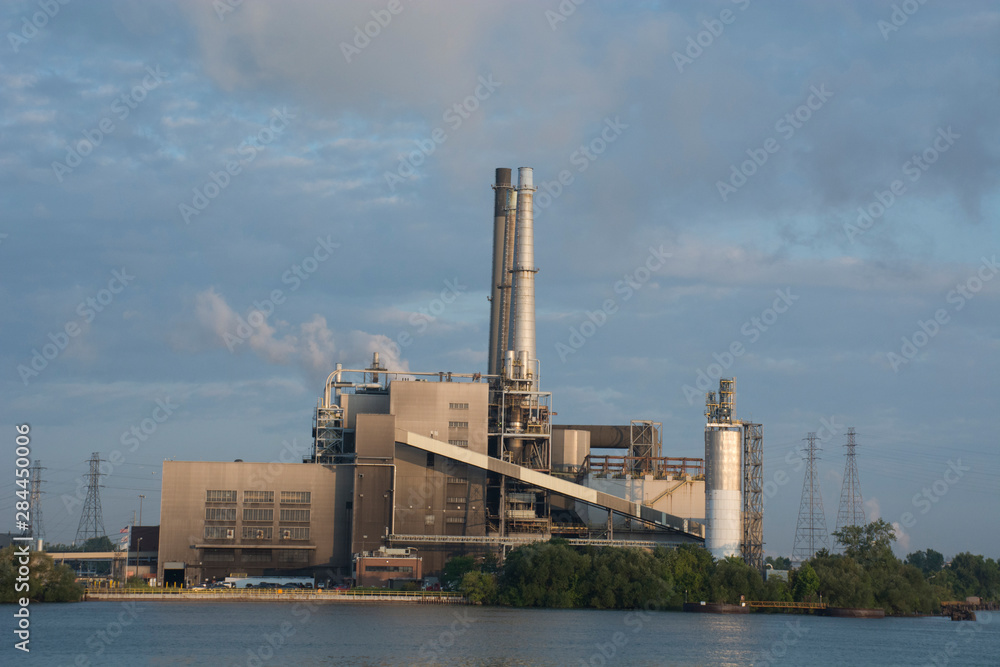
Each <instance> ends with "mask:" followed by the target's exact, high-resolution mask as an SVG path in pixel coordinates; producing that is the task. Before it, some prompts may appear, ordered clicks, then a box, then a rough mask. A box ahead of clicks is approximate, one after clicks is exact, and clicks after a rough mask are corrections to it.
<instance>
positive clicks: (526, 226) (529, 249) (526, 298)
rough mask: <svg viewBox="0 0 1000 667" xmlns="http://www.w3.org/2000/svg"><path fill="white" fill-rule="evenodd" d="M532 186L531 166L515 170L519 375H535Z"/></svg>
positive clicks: (535, 381) (515, 343) (535, 384)
mask: <svg viewBox="0 0 1000 667" xmlns="http://www.w3.org/2000/svg"><path fill="white" fill-rule="evenodd" d="M534 192H535V187H534V185H533V183H532V170H531V167H520V168H518V170H517V200H518V201H517V234H516V240H517V257H516V258H515V260H514V341H513V350H514V352H515V354H517V356H518V357H519V358H526V362H525V364H526V365H522V369H521V371H522V373H524V377H527V374H528V373H532V374H534V373H535V359H536V358H537V357H536V356H535V273H536V272H537V269H536V268H535V238H534V234H535V231H534V207H533V204H532V199H533V197H534ZM531 386H532V388H533V389H537V388H538V377H536V376H535V375H532V382H531Z"/></svg>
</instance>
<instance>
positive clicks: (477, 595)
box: [459, 570, 497, 604]
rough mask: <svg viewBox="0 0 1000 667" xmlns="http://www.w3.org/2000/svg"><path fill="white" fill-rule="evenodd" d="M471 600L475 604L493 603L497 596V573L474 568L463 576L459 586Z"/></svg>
mask: <svg viewBox="0 0 1000 667" xmlns="http://www.w3.org/2000/svg"><path fill="white" fill-rule="evenodd" d="M459 590H461V592H462V595H464V596H465V597H466V598H467V599H468V600H469V602H472V603H474V604H492V603H493V602H495V601H496V598H497V578H496V575H493V574H489V573H487V572H477V571H475V570H472V571H470V572H466V573H465V576H464V577H462V585H461V587H460V588H459Z"/></svg>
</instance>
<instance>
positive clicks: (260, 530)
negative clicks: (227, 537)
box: [243, 526, 274, 540]
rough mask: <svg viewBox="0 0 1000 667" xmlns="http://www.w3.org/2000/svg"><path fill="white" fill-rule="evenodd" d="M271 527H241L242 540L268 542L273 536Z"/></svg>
mask: <svg viewBox="0 0 1000 667" xmlns="http://www.w3.org/2000/svg"><path fill="white" fill-rule="evenodd" d="M272 531H273V528H271V526H243V539H244V540H269V539H271V536H272V535H273V534H274V533H273V532H272Z"/></svg>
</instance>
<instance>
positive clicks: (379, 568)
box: [365, 565, 413, 574]
mask: <svg viewBox="0 0 1000 667" xmlns="http://www.w3.org/2000/svg"><path fill="white" fill-rule="evenodd" d="M365 572H400V573H402V574H411V573H412V572H413V568H412V567H411V566H409V565H366V566H365Z"/></svg>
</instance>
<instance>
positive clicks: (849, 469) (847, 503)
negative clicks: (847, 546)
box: [836, 426, 868, 551]
mask: <svg viewBox="0 0 1000 667" xmlns="http://www.w3.org/2000/svg"><path fill="white" fill-rule="evenodd" d="M855 435H856V434H855V432H854V427H853V426H852V427H851V428H849V429H847V444H846V445H844V446H845V447H847V463H846V464H845V465H844V485H843V486H842V487H841V489H840V507H839V508H838V509H837V528H836V530H840V529H841V528H845V527H847V526H863V525H865V524H866V523H868V521H867V519H866V518H865V507H864V501H863V500H862V498H861V482H860V481H859V479H858V461H857V459H856V458H855V453H854V448H855V447H856V446H857V443H856V442H855V441H854V436H855ZM841 549H842V546H841V545H839V544H838V545H837V550H838V551H840V550H841Z"/></svg>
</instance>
